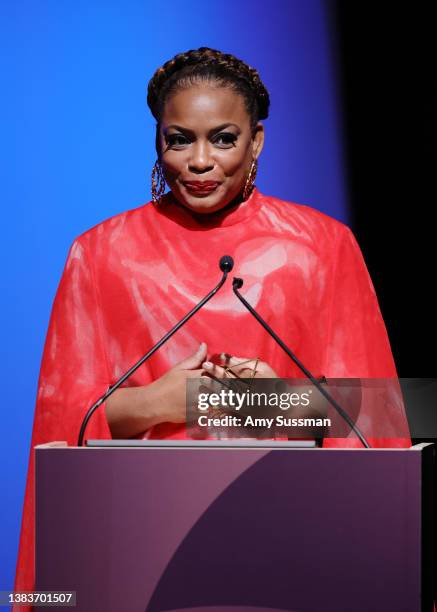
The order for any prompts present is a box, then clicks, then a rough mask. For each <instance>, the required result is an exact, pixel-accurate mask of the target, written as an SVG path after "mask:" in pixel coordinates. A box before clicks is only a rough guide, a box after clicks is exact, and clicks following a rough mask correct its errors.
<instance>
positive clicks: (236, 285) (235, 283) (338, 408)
mask: <svg viewBox="0 0 437 612" xmlns="http://www.w3.org/2000/svg"><path fill="white" fill-rule="evenodd" d="M243 284H244V281H243V279H242V278H234V279H233V281H232V289H233V291H234V293H235V295H236V296H237V298H238V299H239V300H240V302H241V303H242V304H244V306H245V307H246V308H247V310H248V311H249V312H250V313H251V314H252V315H253V316H254V317H255V319H256V320H257V321H258V323H260V324H261V325H262V326H263V327H264V329H265V330H266V332H267V333H268V334H269V335H270V336H271V337H272V338H273V340H275V342H277V344H279V346H280V347H281V349H282V350H283V351H285V352H286V353H287V355H288V356H289V357H290V359H291V360H292V361H294V363H295V364H296V365H297V366H298V367H299V369H300V370H301V371H302V372H303V373H304V374H305V376H306V377H307V378H309V379H310V381H311V382H312V383H313V385H314V386H315V387H317V389H318V390H319V391H320V393H321V394H322V395H323V396H324V397H325V398H326V399H327V400H328V402H329V403H330V404H331V405H332V406H334V408H335V409H336V411H337V412H338V414H339V415H340V416H341V417H342V418H343V419H344V420H345V421H346V423H347V424H348V425H349V426H350V427H351V429H352V430H353V431H354V432H355V433H356V435H357V436H358V438H359V439H360V440H361V442H362V443H363V445H364V446H365V448H370V444H369V443H368V442H367V440H366V438H365V437H364V436H363V434H362V433H361V431H360V430H359V429H358V427H357V426H356V425H355V423H354V422H353V420H352V419H351V417H350V416H349V415H348V413H347V412H346V411H345V410H343V408H342V407H341V406H340V404H338V403H337V402H336V401H335V399H334V398H333V397H332V396H331V395H330V394H329V393H328V392H327V391H326V390H325V389H324V388H323V387H322V385H321V384H320V382H319V381H318V380H317V379H316V378H315V377H314V376H313V375H312V374H311V372H310V371H309V370H308V369H307V368H306V367H305V366H304V365H303V363H302V362H301V361H299V359H298V358H297V357H296V355H294V353H292V351H291V350H290V349H289V348H288V346H287V345H286V344H285V343H284V342H283V341H282V340H281V338H279V336H278V335H277V334H276V333H275V332H274V331H273V329H272V328H271V327H270V326H269V325H268V324H267V323H266V322H265V321H264V319H263V318H262V317H261V316H260V315H259V314H258V313H257V312H256V310H255V309H254V308H253V307H252V306H251V305H250V304H249V302H247V301H246V300H245V299H244V297H243V296H242V295H241V293H239V291H238V290H239V289H241V287H242V286H243Z"/></svg>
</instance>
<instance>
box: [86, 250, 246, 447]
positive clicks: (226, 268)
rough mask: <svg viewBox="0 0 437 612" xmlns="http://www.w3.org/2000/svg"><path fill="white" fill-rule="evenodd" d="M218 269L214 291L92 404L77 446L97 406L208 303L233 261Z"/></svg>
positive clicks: (225, 260) (222, 261) (223, 262)
mask: <svg viewBox="0 0 437 612" xmlns="http://www.w3.org/2000/svg"><path fill="white" fill-rule="evenodd" d="M219 267H220V270H221V271H222V272H223V276H222V278H221V279H220V282H219V283H218V284H217V285H216V286H215V287H214V289H213V290H212V291H210V292H209V293H208V295H206V296H205V297H204V298H203V300H201V301H200V302H199V303H198V304H197V306H195V307H194V308H193V309H192V310H190V312H189V313H188V314H186V315H185V317H184V318H183V319H182V320H181V321H179V323H177V324H176V325H175V326H174V327H173V328H172V329H171V330H170V331H169V332H167V333H166V334H165V336H163V337H162V338H161V340H159V341H158V342H157V343H156V344H155V346H153V347H152V348H151V349H150V350H149V351H148V352H147V353H146V354H145V355H143V357H141V359H139V360H138V361H137V363H136V364H135V365H133V366H132V367H131V368H130V369H129V370H128V371H127V372H126V373H125V374H123V376H121V377H120V378H119V379H118V380H117V382H115V383H114V384H113V385H111V386H110V387H109V389H108V390H107V391H106V392H105V393H104V394H103V395H102V396H101V397H100V398H99V399H98V400H97V401H96V402H95V404H93V405H92V406H91V408H90V409H89V410H88V412H87V413H86V415H85V417H84V419H83V421H82V424H81V427H80V432H79V437H78V441H77V445H78V446H82V445H83V438H84V435H85V430H86V426H87V425H88V421H89V420H90V418H91V416H92V415H93V414H94V412H95V411H96V410H97V408H98V407H99V406H101V405H102V404H103V402H105V401H106V400H107V399H108V397H109V396H110V395H111V394H112V393H114V391H116V390H117V389H118V387H119V386H120V385H122V384H123V383H124V381H125V380H127V379H128V378H129V376H131V375H132V374H133V373H134V372H135V371H136V370H137V369H138V368H139V367H140V365H142V364H143V363H144V362H145V361H147V359H149V357H151V356H152V355H153V353H155V352H156V351H157V350H158V349H159V348H161V346H162V345H163V344H165V342H167V340H169V338H171V337H172V336H173V334H175V333H176V332H177V331H178V329H180V328H181V327H182V326H183V325H184V324H185V323H186V322H187V321H188V320H189V319H191V317H192V316H193V315H194V314H196V312H197V311H198V310H200V309H201V308H202V306H204V305H205V304H206V302H208V301H209V300H210V299H211V298H212V297H213V296H214V295H215V294H216V293H217V291H218V290H219V289H220V288H221V287H222V286H223V284H224V283H225V281H226V278H227V276H228V274H229V272H230V271H231V270H232V268H233V267H234V260H233V259H232V257H230V256H229V255H224V256H223V257H221V259H220V262H219Z"/></svg>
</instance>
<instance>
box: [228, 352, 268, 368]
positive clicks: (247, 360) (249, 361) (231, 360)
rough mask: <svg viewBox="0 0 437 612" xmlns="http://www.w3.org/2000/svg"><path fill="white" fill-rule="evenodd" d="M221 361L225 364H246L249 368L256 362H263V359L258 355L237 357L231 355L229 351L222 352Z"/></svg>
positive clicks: (232, 365)
mask: <svg viewBox="0 0 437 612" xmlns="http://www.w3.org/2000/svg"><path fill="white" fill-rule="evenodd" d="M220 361H221V363H222V364H223V365H224V366H230V367H236V366H242V365H245V366H246V367H247V368H252V369H253V368H254V366H255V364H256V362H258V364H261V363H262V361H260V360H259V359H257V358H256V357H236V356H235V355H229V353H221V355H220Z"/></svg>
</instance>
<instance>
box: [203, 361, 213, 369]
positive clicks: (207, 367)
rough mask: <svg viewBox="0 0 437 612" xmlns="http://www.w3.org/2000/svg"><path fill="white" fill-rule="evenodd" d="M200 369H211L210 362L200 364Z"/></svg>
mask: <svg viewBox="0 0 437 612" xmlns="http://www.w3.org/2000/svg"><path fill="white" fill-rule="evenodd" d="M202 368H205V370H210V369H211V368H212V363H211V362H210V361H204V362H203V363H202Z"/></svg>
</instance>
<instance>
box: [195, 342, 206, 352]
mask: <svg viewBox="0 0 437 612" xmlns="http://www.w3.org/2000/svg"><path fill="white" fill-rule="evenodd" d="M204 348H205V343H204V342H201V343H200V344H199V348H198V349H197V350H198V351H202V350H203V349H204Z"/></svg>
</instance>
